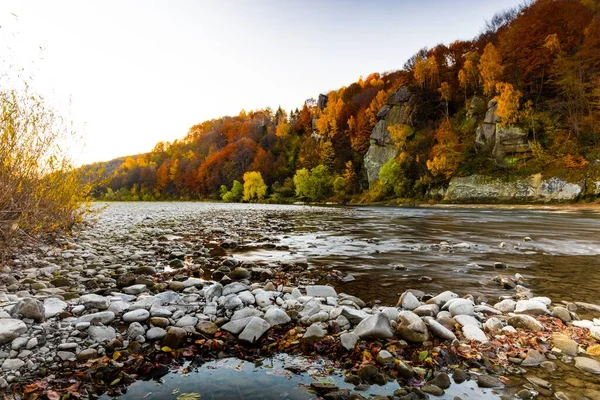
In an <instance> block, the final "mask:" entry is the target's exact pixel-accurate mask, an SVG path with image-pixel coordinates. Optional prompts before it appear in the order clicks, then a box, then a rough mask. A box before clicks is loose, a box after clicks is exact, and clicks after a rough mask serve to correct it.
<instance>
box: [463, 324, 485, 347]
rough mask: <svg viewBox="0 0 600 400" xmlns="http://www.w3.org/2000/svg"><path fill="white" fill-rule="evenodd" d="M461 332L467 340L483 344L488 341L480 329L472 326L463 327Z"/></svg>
mask: <svg viewBox="0 0 600 400" xmlns="http://www.w3.org/2000/svg"><path fill="white" fill-rule="evenodd" d="M462 332H463V335H465V338H466V339H468V340H475V341H478V342H480V343H485V342H487V341H488V338H487V336H486V335H485V333H484V332H483V331H482V330H481V329H479V328H478V327H476V326H474V325H465V326H463V327H462Z"/></svg>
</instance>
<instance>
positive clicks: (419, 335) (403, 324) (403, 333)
mask: <svg viewBox="0 0 600 400" xmlns="http://www.w3.org/2000/svg"><path fill="white" fill-rule="evenodd" d="M396 334H397V335H398V337H399V338H401V339H404V340H406V341H407V342H411V343H423V342H425V341H426V340H428V339H429V331H428V330H427V325H426V324H425V322H423V320H422V319H421V317H419V316H418V315H417V314H415V313H413V312H411V311H402V312H400V317H399V318H398V325H397V326H396Z"/></svg>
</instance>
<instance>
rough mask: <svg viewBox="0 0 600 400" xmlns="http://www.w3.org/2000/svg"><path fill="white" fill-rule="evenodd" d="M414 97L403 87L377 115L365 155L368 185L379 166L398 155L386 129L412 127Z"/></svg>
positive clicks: (374, 176) (396, 147)
mask: <svg viewBox="0 0 600 400" xmlns="http://www.w3.org/2000/svg"><path fill="white" fill-rule="evenodd" d="M414 105H415V97H414V95H413V93H411V91H410V90H409V89H408V88H407V87H405V86H403V87H401V88H400V89H399V90H398V91H396V92H394V93H392V94H391V95H390V97H389V98H388V100H387V103H386V104H385V105H384V106H383V107H381V109H380V110H379V112H378V113H377V119H378V121H377V124H376V125H375V128H373V131H372V133H371V143H370V146H369V150H368V151H367V154H365V169H366V170H367V177H368V179H369V184H370V183H371V182H373V181H374V180H376V179H377V178H379V170H380V169H381V166H382V165H383V164H385V163H386V161H388V160H389V159H390V158H394V157H396V156H397V155H398V151H399V150H400V149H399V148H398V146H397V145H396V144H395V143H394V141H393V139H392V137H391V136H390V132H389V130H388V127H389V126H391V125H396V124H403V125H408V126H409V127H413V126H414V123H413V115H414V111H415V110H414Z"/></svg>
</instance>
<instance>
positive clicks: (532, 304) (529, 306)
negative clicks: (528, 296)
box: [515, 300, 548, 315]
mask: <svg viewBox="0 0 600 400" xmlns="http://www.w3.org/2000/svg"><path fill="white" fill-rule="evenodd" d="M515 313H518V314H530V315H544V314H547V313H548V309H547V308H546V305H545V304H544V303H540V302H539V301H535V300H519V301H517V306H516V307H515Z"/></svg>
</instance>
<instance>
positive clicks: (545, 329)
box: [0, 210, 600, 398]
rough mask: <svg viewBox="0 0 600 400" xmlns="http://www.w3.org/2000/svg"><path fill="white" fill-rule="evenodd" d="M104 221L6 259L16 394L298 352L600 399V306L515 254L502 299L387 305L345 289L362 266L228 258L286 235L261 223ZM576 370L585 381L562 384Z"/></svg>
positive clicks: (428, 379)
mask: <svg viewBox="0 0 600 400" xmlns="http://www.w3.org/2000/svg"><path fill="white" fill-rule="evenodd" d="M219 212H220V211H219V210H217V213H219ZM101 218H102V217H100V221H99V222H98V223H97V224H96V225H89V226H88V227H86V228H84V229H82V231H81V232H79V233H78V234H77V235H76V236H74V237H73V238H70V239H69V238H63V239H62V241H61V242H59V245H60V246H58V247H53V246H43V247H40V246H38V247H32V248H30V249H23V253H22V254H21V255H20V256H19V257H17V258H16V259H15V260H13V261H12V264H11V265H10V266H9V267H8V269H7V268H6V267H4V271H3V274H4V275H3V277H4V279H5V280H3V284H4V286H3V290H2V292H3V293H4V295H2V296H3V297H2V299H1V300H2V301H1V302H0V307H1V308H2V309H3V310H4V312H5V314H4V318H5V319H6V321H9V320H10V321H18V322H10V324H12V325H13V328H14V329H13V331H11V332H12V333H10V332H9V330H10V329H7V328H6V327H4V328H3V329H4V331H2V334H0V336H2V335H4V336H2V338H3V342H4V344H3V345H0V352H2V355H3V356H4V357H3V361H2V365H3V371H2V379H3V380H4V381H2V380H0V384H2V385H4V386H3V390H10V391H12V393H24V392H28V393H29V395H32V394H34V393H35V394H37V395H40V396H41V398H43V396H46V397H48V398H52V396H54V395H55V393H59V394H65V393H68V391H69V390H70V391H72V392H77V394H79V395H82V396H84V397H85V396H89V397H94V396H97V395H99V394H100V393H102V392H105V391H109V392H111V393H113V394H117V393H121V392H124V390H125V388H126V387H127V385H129V384H130V383H132V382H133V381H135V380H137V379H140V378H142V377H155V378H157V377H159V376H162V375H164V374H165V373H167V372H168V371H169V368H168V367H166V368H165V366H168V365H179V363H180V362H182V361H183V360H188V361H190V360H191V361H194V360H203V362H205V361H207V360H211V359H219V358H223V357H231V356H234V357H238V358H242V359H247V360H258V359H261V358H263V357H266V356H269V355H273V354H277V353H279V352H286V353H290V354H298V355H300V354H302V355H304V356H309V357H310V356H319V357H328V358H330V359H332V360H334V361H336V362H337V365H338V367H339V371H340V372H342V373H344V374H345V375H346V376H347V377H348V380H350V381H351V382H353V383H354V384H355V385H356V386H357V387H359V389H360V388H368V386H369V385H377V384H378V383H384V382H386V381H388V380H389V379H392V380H397V381H398V382H399V383H400V382H401V387H402V389H398V390H399V391H398V392H397V393H396V394H395V395H396V397H398V398H415V397H414V396H417V398H422V396H423V393H429V394H430V395H441V393H440V390H442V391H444V390H445V389H448V387H446V388H445V389H444V387H445V386H447V383H448V382H449V383H450V384H452V385H455V384H458V383H457V382H458V381H460V378H461V377H464V378H465V379H472V380H473V381H474V382H477V383H478V385H479V387H490V388H493V387H497V389H496V391H497V395H498V397H500V396H502V395H503V394H505V395H514V394H516V393H517V392H519V391H521V392H520V395H521V396H526V392H528V393H530V394H531V395H534V394H536V393H537V394H541V395H544V394H546V395H553V394H554V393H566V395H567V396H568V395H569V393H571V394H573V395H575V394H576V395H583V396H588V395H589V396H597V395H598V394H600V392H598V390H599V389H600V386H598V385H597V384H595V383H594V382H597V379H598V378H597V375H593V373H594V372H595V371H597V372H596V373H600V370H597V369H594V368H596V364H595V363H594V362H596V363H597V361H596V360H597V358H596V359H594V357H596V356H597V354H596V351H597V347H594V346H597V344H596V340H597V338H595V337H594V335H595V333H594V332H595V331H596V330H598V329H600V328H595V327H596V326H597V325H596V320H594V319H593V317H598V316H599V315H600V308H598V307H597V306H596V307H595V306H594V305H586V304H585V303H579V305H578V304H576V303H574V302H565V303H563V302H561V301H560V299H552V300H555V301H556V303H553V302H552V300H550V299H547V298H544V297H539V296H543V295H544V293H538V292H536V293H532V292H531V290H530V289H528V287H527V286H528V284H529V282H528V281H527V279H525V278H523V276H521V274H519V273H516V274H515V272H514V271H510V272H509V270H507V269H506V268H505V267H506V266H505V265H497V266H494V268H495V269H496V274H497V275H498V278H496V277H493V278H494V279H490V284H492V285H496V286H498V287H499V290H503V292H502V293H503V295H501V296H494V297H489V298H488V297H487V296H481V295H480V294H477V293H471V295H469V293H465V292H464V291H462V295H461V296H459V295H458V294H456V293H450V292H447V291H449V290H453V287H452V286H453V285H452V283H447V284H445V285H444V286H445V290H446V291H438V292H433V293H432V292H423V291H419V290H408V291H405V292H404V293H403V294H402V295H401V296H400V299H399V301H398V304H387V305H386V306H383V305H382V304H381V303H378V302H376V301H367V302H364V301H363V300H361V299H360V298H358V297H356V296H353V295H352V294H353V293H352V292H349V294H348V295H344V294H342V293H340V292H339V291H336V290H335V289H334V288H333V287H332V286H329V285H331V284H333V286H335V287H341V286H340V285H342V286H343V282H344V280H345V279H348V277H349V275H348V274H345V273H341V272H340V271H337V270H335V269H328V268H321V267H315V266H312V265H311V263H310V262H309V261H308V260H302V259H296V260H295V261H283V262H270V261H267V262H253V261H243V262H242V261H239V260H238V261H236V259H235V256H233V257H232V256H231V255H229V254H228V251H230V250H231V249H232V248H235V247H236V246H237V245H238V244H237V242H236V241H241V242H244V243H246V244H248V243H252V242H253V241H260V240H263V241H264V238H262V239H261V238H260V237H261V236H269V234H272V232H271V233H268V232H263V231H262V230H261V229H258V230H253V228H252V225H253V224H252V223H250V224H249V225H248V227H247V228H244V229H242V228H241V227H240V228H239V229H236V230H235V232H228V229H231V228H230V226H229V227H228V226H227V225H221V226H211V227H208V225H206V224H204V222H203V223H202V224H201V225H195V224H198V222H189V221H185V220H181V219H172V220H171V219H169V218H170V217H169V218H167V217H165V218H164V219H161V218H158V217H154V216H153V215H152V214H146V215H142V216H140V217H135V218H133V217H130V218H129V219H125V220H124V221H121V222H120V223H119V224H115V221H110V224H109V225H106V221H102V219H101ZM103 224H104V225H103ZM131 226H139V229H137V230H135V231H132V230H131ZM194 229H195V231H193V230H194ZM278 229H279V230H281V229H283V231H285V229H284V228H283V227H280V228H278ZM186 231H188V232H190V234H189V235H187V236H186V235H185V234H183V235H182V232H186ZM276 231H277V230H276ZM236 237H237V239H236ZM267 242H269V243H271V244H272V246H273V248H274V249H275V248H277V247H280V248H281V249H282V250H285V247H286V246H285V245H284V244H281V243H278V242H277V241H276V240H275V241H273V240H272V241H269V240H267ZM117 244H118V245H117ZM444 246H448V247H447V248H448V251H451V252H452V251H460V250H461V248H462V247H464V245H463V244H461V243H459V242H455V243H448V244H447V245H444ZM157 262H158V263H157ZM150 263H152V265H150ZM7 276H12V279H9V278H7ZM6 279H9V281H6ZM209 279H212V280H213V281H220V284H216V283H214V282H212V281H210V280H209ZM356 280H357V281H360V277H358V278H357V279H356ZM9 282H12V283H10V284H8V285H7V283H9ZM502 288H504V289H502ZM219 292H220V293H219ZM442 292H443V293H442ZM458 292H460V291H458ZM536 295H537V296H538V297H536ZM509 298H510V299H512V300H511V301H512V302H511V301H509ZM527 299H529V300H527ZM532 299H533V300H532ZM579 300H585V299H579ZM452 303H454V305H452ZM505 307H506V308H505ZM513 312H514V314H515V315H510V314H509V313H513ZM575 312H577V313H579V314H580V315H579V316H578V315H577V314H575ZM236 313H240V314H238V315H237V317H235V319H234V316H235V315H236ZM246 314H248V315H246ZM584 316H585V317H589V319H588V320H584V321H587V322H582V321H578V318H579V317H584ZM511 318H512V321H511ZM235 321H243V322H237V323H236V322H235ZM574 321H577V322H574ZM19 322H20V323H19ZM598 323H600V321H598ZM10 324H8V325H10ZM228 324H229V325H228ZM361 324H362V325H361ZM5 325H7V324H5ZM23 326H24V327H25V329H24V328H23ZM509 327H512V328H509ZM1 329H2V328H0V330H1ZM247 330H248V332H246V331H247ZM515 331H516V332H517V333H516V334H515ZM7 332H8V333H7ZM15 332H16V336H15V337H11V336H14V335H13V334H14V333H15ZM245 332H246V333H245ZM590 334H591V336H590ZM482 335H483V336H482ZM557 335H564V336H566V337H562V336H557ZM555 336H556V337H555ZM9 338H10V340H8V339H9ZM44 341H45V342H44ZM352 342H354V343H352ZM556 343H559V344H558V345H557V344H556ZM551 344H552V345H551ZM557 346H558V347H557ZM561 346H562V347H564V349H561V350H560V351H557V349H559V347H561ZM573 346H575V347H573ZM574 348H575V350H573V349H574ZM567 352H568V354H567ZM588 352H589V353H591V354H586V353H588ZM502 354H504V355H502ZM534 357H537V358H536V359H535V360H532V359H533V358H534ZM528 358H529V359H530V360H529V361H527V360H528ZM542 358H543V359H542ZM578 358H581V359H585V360H581V359H579V360H578ZM7 360H10V361H7ZM15 360H16V361H15ZM586 360H587V361H586ZM589 360H591V361H589ZM523 363H525V364H523ZM542 363H544V364H543V365H542ZM582 363H583V364H582ZM5 364H6V365H5ZM527 364H531V366H529V367H527V368H523V365H527ZM161 365H162V367H161ZM539 365H542V366H541V367H539ZM574 365H578V368H574ZM582 365H583V367H582ZM599 365H600V364H599ZM552 368H553V369H552ZM599 368H600V367H599ZM42 369H43V371H42ZM550 369H552V371H550ZM61 371H62V372H61ZM532 374H533V375H532ZM564 374H568V375H569V379H570V381H571V383H573V384H575V385H571V386H569V385H567V386H565V385H563V384H562V383H561V381H560V380H559V381H554V380H553V379H552V378H553V377H554V376H556V377H560V376H564ZM74 376H75V377H76V379H73V377H74ZM532 376H533V377H532ZM50 377H51V379H49V378H50ZM481 377H483V378H481ZM457 378H458V379H457ZM562 381H564V379H562ZM5 383H6V385H5ZM316 383H317V384H315V385H313V387H312V389H311V390H312V391H314V392H316V393H317V394H320V395H322V396H326V397H325V398H350V395H351V394H350V392H348V389H340V390H336V388H335V387H332V386H331V384H330V383H322V384H319V382H318V381H317V382H316ZM563 383H564V382H563ZM75 384H77V385H76V388H75V386H74V385H75ZM8 385H10V386H8ZM360 385H363V386H362V387H360ZM532 385H533V386H532ZM581 385H583V386H581ZM334 386H335V385H334ZM548 387H549V388H548ZM69 388H70V389H69ZM402 390H403V391H402ZM548 391H550V392H548ZM584 391H585V393H587V394H585V393H584ZM327 392H332V393H329V394H326V393H327ZM353 392H354V394H353V396H355V397H353V398H360V397H357V396H358V395H359V392H360V390H359V392H357V391H356V390H354V391H353ZM549 393H550V394H549ZM389 395H390V396H393V395H394V393H389ZM72 396H75V395H74V394H73V395H72ZM307 396H308V392H307ZM335 396H337V397H335ZM406 396H408V397H406ZM589 396H588V397H589ZM174 397H176V396H174ZM563 398H568V397H563ZM590 398H594V397H590Z"/></svg>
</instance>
